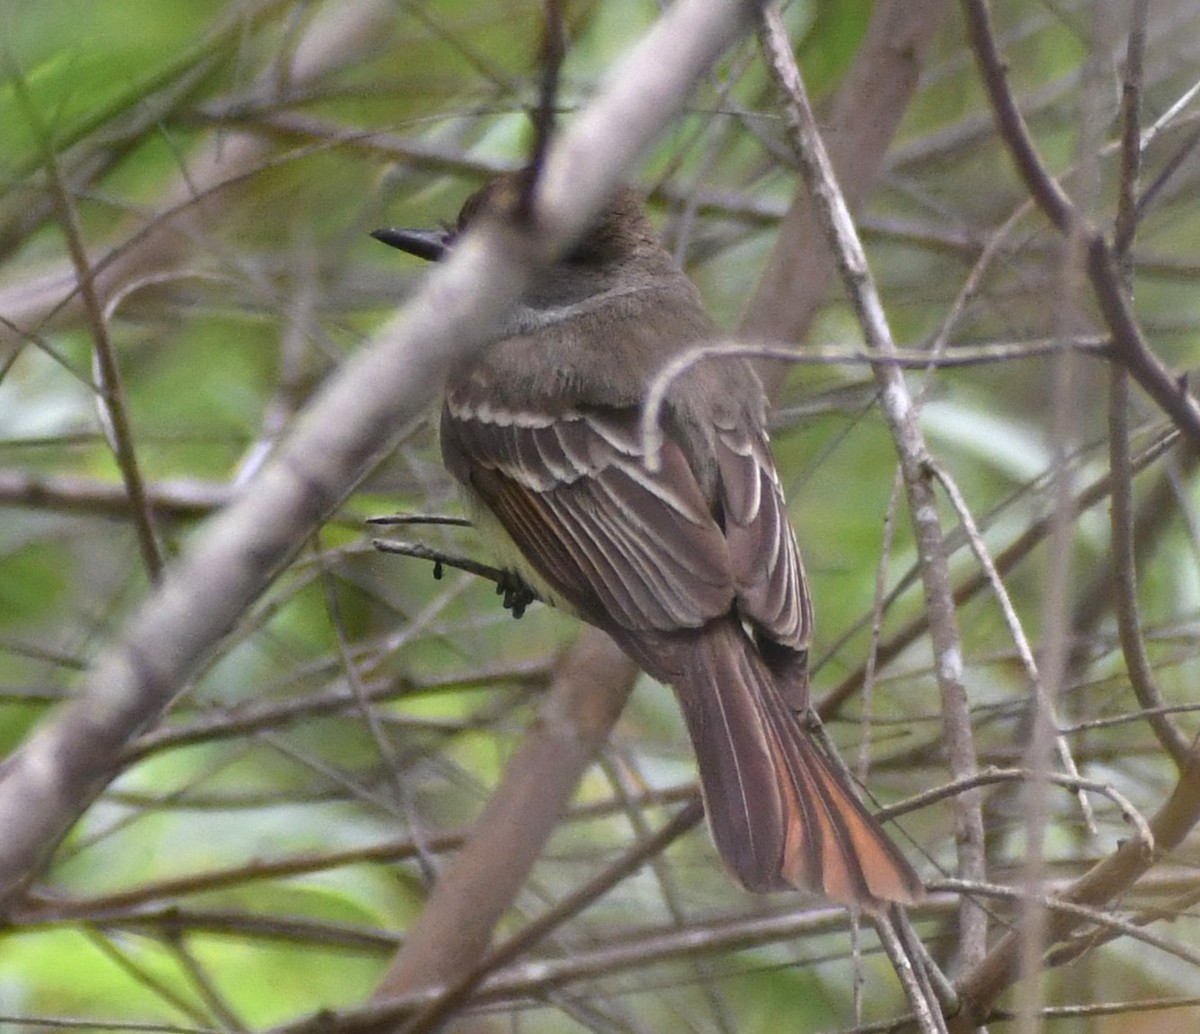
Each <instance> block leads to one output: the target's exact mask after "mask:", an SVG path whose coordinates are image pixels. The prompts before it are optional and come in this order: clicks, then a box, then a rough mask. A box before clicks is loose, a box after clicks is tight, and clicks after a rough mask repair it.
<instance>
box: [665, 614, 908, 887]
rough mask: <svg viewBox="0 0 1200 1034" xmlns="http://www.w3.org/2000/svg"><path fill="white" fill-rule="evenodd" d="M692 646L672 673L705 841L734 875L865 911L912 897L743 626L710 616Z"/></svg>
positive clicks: (888, 850)
mask: <svg viewBox="0 0 1200 1034" xmlns="http://www.w3.org/2000/svg"><path fill="white" fill-rule="evenodd" d="M691 646H692V647H693V648H690V649H688V650H687V651H686V652H685V655H684V656H682V657H681V658H680V664H679V665H678V667H677V672H678V674H676V677H675V678H674V679H673V681H674V682H675V684H676V690H677V692H678V695H679V699H680V704H681V705H682V707H683V712H684V716H685V717H686V719H687V726H688V730H689V732H690V733H691V737H692V744H693V746H694V747H695V751H696V759H697V763H698V764H699V767H700V781H701V786H702V788H703V791H704V801H705V807H706V810H707V812H708V819H709V824H710V825H711V827H712V833H713V839H714V840H715V841H716V844H717V849H718V850H719V851H720V854H721V858H722V859H723V860H724V862H725V864H726V866H727V867H728V868H729V869H730V870H731V871H732V873H733V874H734V875H735V876H736V877H737V878H738V880H740V881H741V883H742V884H743V885H744V886H745V887H746V888H747V889H749V890H756V891H767V890H782V889H785V888H788V887H807V888H809V889H812V890H815V891H818V892H820V893H822V894H824V895H825V896H826V897H828V898H829V899H830V900H832V901H836V902H841V903H844V904H858V905H863V906H866V907H877V906H879V905H880V904H881V903H883V902H889V901H897V902H905V903H907V902H912V901H915V900H917V899H918V898H920V897H921V896H922V895H923V893H924V891H923V888H922V886H921V881H920V878H919V877H918V876H917V874H916V872H914V871H913V869H912V866H910V865H909V864H908V862H907V861H906V860H905V858H904V856H903V855H902V854H901V853H900V851H899V849H898V848H897V847H896V845H895V844H893V843H892V841H891V839H890V838H889V837H888V835H887V834H886V833H885V832H884V831H883V829H882V828H881V827H880V825H879V823H878V822H876V821H875V819H874V818H873V817H872V816H871V815H870V814H869V813H868V812H867V810H866V809H865V808H864V807H863V805H862V804H861V803H860V802H859V800H858V798H857V797H856V796H855V794H854V791H853V790H851V789H850V787H849V786H848V785H847V783H846V781H845V780H844V779H843V777H842V776H841V775H839V774H838V772H837V771H836V770H835V769H834V768H833V767H832V766H831V765H830V763H829V762H828V761H827V760H826V759H825V757H824V756H823V755H822V754H821V752H820V751H819V750H818V748H817V747H816V745H815V744H814V743H813V741H812V739H811V738H810V737H809V734H808V733H807V731H806V730H805V729H804V728H803V726H802V725H801V724H800V721H799V719H798V717H797V716H796V714H795V713H794V712H793V711H792V710H791V709H790V708H789V707H788V706H787V704H786V703H785V701H784V699H783V697H782V695H781V693H780V691H779V689H778V688H777V687H776V684H775V680H774V678H773V677H772V674H771V671H770V670H769V669H768V667H767V666H766V664H765V663H764V662H763V660H762V658H761V657H760V656H759V652H758V650H757V648H756V647H755V645H754V643H753V642H752V641H751V640H750V639H749V637H748V636H747V635H746V633H745V632H744V631H743V630H742V629H741V627H740V626H738V625H737V624H735V623H734V622H732V621H730V622H716V623H714V624H713V625H710V626H708V627H707V628H705V629H704V630H702V631H700V632H699V633H698V634H697V636H696V640H693V642H692V644H691Z"/></svg>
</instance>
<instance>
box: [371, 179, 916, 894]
mask: <svg viewBox="0 0 1200 1034" xmlns="http://www.w3.org/2000/svg"><path fill="white" fill-rule="evenodd" d="M534 176H535V173H534V172H533V170H532V169H530V168H526V169H523V170H521V171H519V172H515V173H508V174H504V175H501V176H499V177H497V178H495V179H493V180H491V181H490V182H489V183H487V184H486V185H484V186H483V187H482V188H481V189H479V190H478V191H476V192H475V193H474V194H472V195H471V196H470V197H469V198H468V199H467V200H466V202H465V203H464V204H463V206H462V210H461V212H460V213H459V216H458V218H457V220H456V221H455V222H454V223H453V224H451V225H443V226H442V228H440V229H436V230H414V229H393V228H389V229H381V230H376V231H375V232H374V233H373V236H375V237H376V238H377V239H378V240H380V241H382V242H383V243H385V244H388V245H390V246H392V247H395V248H399V249H401V250H402V251H406V252H408V253H410V254H412V255H415V256H417V257H420V258H423V259H426V260H431V261H438V260H440V259H442V258H444V257H445V256H447V255H449V254H450V253H451V252H452V251H453V249H454V247H455V243H456V241H457V240H458V239H459V238H460V237H461V236H462V235H463V234H464V233H466V232H467V231H468V230H469V229H470V228H471V227H472V226H476V225H478V224H481V223H483V222H485V221H486V220H492V219H500V220H503V219H509V220H517V219H528V218H529V215H528V212H529V207H528V205H527V204H526V202H527V199H528V197H529V196H530V191H531V189H532V186H533V179H534ZM491 337H492V340H491V342H490V344H489V345H488V346H487V347H486V348H485V349H484V350H483V351H482V352H481V353H478V354H476V355H475V356H474V357H472V358H469V359H466V360H464V361H461V362H459V363H458V364H456V365H454V366H453V367H452V369H451V370H450V373H449V375H448V378H447V381H446V386H445V392H444V399H443V403H442V409H441V423H440V436H441V449H442V456H443V460H444V463H445V466H446V468H447V469H448V470H449V472H450V474H451V475H452V476H453V477H454V478H455V479H456V480H457V481H458V482H459V484H460V486H461V488H462V491H463V495H464V499H465V508H466V510H467V512H468V515H469V516H470V518H471V520H472V521H473V523H475V524H476V525H477V526H478V527H479V529H480V531H481V534H482V537H483V538H484V540H485V542H487V543H488V544H490V545H491V546H492V548H493V549H494V551H495V552H496V554H497V559H498V560H499V561H500V563H501V564H502V566H503V567H504V569H505V570H508V571H511V572H512V573H513V574H514V575H515V576H516V578H518V579H519V582H518V583H516V584H521V585H527V586H529V587H530V588H531V590H532V591H533V592H534V593H536V595H537V596H538V597H541V598H542V599H544V600H545V601H547V602H549V603H552V604H553V605H555V606H557V607H560V608H562V609H564V610H566V611H568V612H569V613H572V614H574V615H575V616H577V617H579V618H580V619H582V620H583V621H585V622H588V623H589V624H591V625H594V626H595V627H597V628H599V629H602V630H603V631H604V632H606V633H608V634H609V635H610V636H611V637H612V638H613V639H614V640H615V641H616V643H617V644H618V645H619V646H620V648H621V649H622V650H623V651H624V652H625V653H626V654H627V655H628V656H629V657H630V658H632V660H633V661H634V662H636V663H637V664H638V665H639V666H640V667H641V668H642V669H643V670H644V671H645V672H646V673H648V674H649V675H650V676H652V677H653V678H655V679H658V680H659V681H661V682H663V683H666V684H668V685H669V686H671V687H672V688H673V690H674V692H675V695H676V698H677V700H678V702H679V704H680V707H681V709H682V712H683V717H684V720H685V724H686V726H687V730H688V733H689V735H690V738H691V742H692V745H693V748H694V751H695V755H696V760H697V765H698V768H699V774H700V785H701V792H702V795H703V800H704V805H705V811H706V814H707V817H708V822H709V827H710V829H711V832H712V837H713V840H714V842H715V845H716V848H717V852H718V854H719V856H720V858H721V860H722V861H723V863H724V865H725V867H726V868H727V869H728V870H729V872H730V873H731V874H732V876H733V877H734V878H735V879H736V880H737V881H738V882H739V883H740V884H741V885H742V886H743V887H745V888H746V889H747V890H750V891H756V892H771V891H781V890H790V889H805V890H810V891H814V892H816V893H819V894H821V895H823V896H824V897H825V898H827V899H828V900H830V901H832V902H835V903H839V904H845V905H849V906H855V907H862V908H867V909H879V908H882V907H886V905H887V904H888V903H892V902H895V903H912V902H915V901H917V900H919V899H920V898H921V897H922V895H923V887H922V883H921V880H920V878H919V876H918V875H917V873H916V872H915V870H914V869H913V868H912V866H911V865H910V864H909V862H908V861H907V860H906V858H905V857H904V855H903V854H902V853H901V852H900V850H899V849H898V847H897V846H896V845H895V843H894V842H893V841H892V839H891V838H890V837H889V836H888V834H887V833H886V832H885V831H884V830H883V829H882V827H881V826H880V824H879V823H878V822H877V821H876V820H875V819H874V818H873V817H872V815H871V814H870V812H868V811H867V809H866V808H865V807H864V805H863V804H862V803H861V802H860V800H859V798H858V796H857V795H856V794H855V792H854V790H853V789H852V788H851V786H850V784H849V782H848V780H847V778H846V777H845V776H843V775H842V774H841V770H840V769H839V768H837V767H835V766H834V764H833V763H832V762H831V761H830V760H829V759H828V758H827V757H826V756H825V755H824V754H823V752H822V749H821V748H820V747H819V746H818V744H817V742H816V741H815V739H814V737H813V734H812V733H811V732H810V730H809V728H808V726H807V725H806V723H805V720H804V716H805V714H806V713H807V708H808V704H809V679H808V652H809V646H810V642H811V637H812V628H813V615H812V603H811V600H810V597H809V591H808V584H807V580H806V577H805V574H804V568H803V566H802V563H801V557H800V552H799V549H798V547H797V544H796V538H795V535H794V532H793V530H792V526H791V524H790V522H789V519H788V515H787V509H786V504H785V501H784V495H783V491H782V488H781V486H780V480H779V476H778V474H777V472H776V468H775V463H774V460H773V458H772V453H771V447H770V442H769V439H768V435H767V430H766V399H765V395H764V392H763V389H762V385H761V383H760V381H759V379H758V377H757V375H756V373H755V371H754V369H753V367H752V365H751V364H750V363H749V362H748V361H746V360H745V359H743V358H741V357H735V358H729V357H721V358H719V359H717V358H710V359H706V360H704V361H702V362H697V363H694V364H692V365H690V366H688V367H687V368H686V369H685V370H684V371H683V372H682V373H680V374H679V375H678V376H677V377H676V378H675V379H674V380H673V381H672V382H671V383H670V386H669V388H668V390H667V391H666V394H665V400H664V404H663V408H662V415H661V431H662V444H661V448H660V451H659V455H658V462H657V463H656V464H653V463H650V462H648V458H647V454H646V452H647V447H646V444H645V442H644V440H643V435H642V433H641V431H640V418H641V410H642V403H643V402H644V400H645V397H646V394H647V392H648V390H649V388H650V385H651V383H652V382H653V381H654V380H655V378H656V377H657V376H658V375H659V374H660V372H661V371H662V369H663V367H664V366H665V365H666V364H667V363H669V362H671V361H672V360H673V359H675V358H676V357H678V356H680V355H682V354H684V353H686V352H688V350H690V349H693V348H695V347H696V346H698V345H702V344H706V343H712V342H713V341H715V340H719V338H720V334H719V332H718V330H717V327H716V326H715V324H714V323H713V321H712V319H711V318H710V317H709V315H708V314H707V313H706V311H705V309H704V306H703V303H702V301H701V298H700V295H699V292H698V291H697V289H696V287H695V286H694V285H693V284H692V282H691V280H690V279H689V278H688V276H687V274H686V273H685V272H684V270H683V269H682V267H681V266H680V265H679V263H678V262H677V261H676V260H675V258H674V257H673V256H672V255H671V254H670V252H668V251H667V250H666V249H665V248H664V247H663V245H662V244H661V242H660V240H659V238H658V236H657V234H656V232H655V230H654V227H653V225H652V223H651V221H650V219H649V217H648V215H647V213H646V211H645V208H644V206H643V204H642V202H641V200H640V198H639V196H638V194H637V193H636V192H635V191H634V190H633V189H632V188H630V187H628V186H625V187H621V188H619V189H618V190H617V191H616V192H615V193H614V194H613V196H612V198H611V199H610V201H609V202H608V204H607V206H606V207H605V208H604V209H603V211H602V212H601V214H600V215H599V216H598V217H597V218H596V220H595V221H594V223H593V224H592V225H591V227H590V228H589V230H588V231H587V232H586V233H585V234H584V235H583V236H582V238H581V239H580V240H579V241H578V242H577V243H576V244H575V245H574V246H572V247H571V248H569V249H568V250H567V251H566V252H565V253H564V254H563V255H562V256H561V258H560V259H558V261H556V262H555V263H554V264H553V265H551V266H550V267H549V268H548V269H547V270H545V272H543V273H542V274H541V275H540V276H538V277H536V278H535V280H534V282H533V284H532V285H531V286H530V287H529V289H528V290H527V291H526V293H525V294H524V296H523V297H522V299H521V301H520V303H519V304H518V305H517V306H516V307H515V308H514V310H513V311H512V312H511V313H510V314H509V315H508V316H507V317H506V318H505V319H503V320H502V321H501V322H500V323H498V324H497V326H496V328H495V332H494V334H493V335H491ZM519 607H520V602H518V610H519Z"/></svg>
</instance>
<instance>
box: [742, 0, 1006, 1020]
mask: <svg viewBox="0 0 1200 1034" xmlns="http://www.w3.org/2000/svg"><path fill="white" fill-rule="evenodd" d="M760 36H761V39H762V42H763V48H764V50H765V52H766V55H767V62H768V65H769V67H770V70H771V74H772V77H773V78H774V79H775V82H776V85H777V87H778V88H779V90H780V92H781V93H782V95H783V98H784V103H783V109H784V117H785V121H786V124H787V127H788V131H789V134H790V136H791V140H792V145H793V148H794V149H795V152H796V157H797V160H798V162H799V165H800V170H801V173H802V174H803V176H804V181H805V184H806V185H807V186H808V189H809V191H810V192H811V194H812V195H813V202H814V206H815V208H816V211H817V214H818V217H819V219H820V221H821V225H822V228H823V230H824V231H825V234H826V237H827V239H828V241H829V242H830V246H831V248H832V250H833V252H834V255H835V256H836V258H837V262H838V265H839V269H840V271H841V274H842V280H843V283H844V285H845V287H846V290H847V292H848V294H849V295H850V298H851V300H852V302H853V305H854V308H855V312H856V314H857V316H858V320H859V325H860V326H861V328H862V331H863V335H864V338H865V340H866V342H867V344H868V346H869V347H870V348H871V349H873V350H874V351H876V352H879V353H882V354H884V355H890V354H892V353H893V352H894V351H895V347H896V346H895V342H894V339H893V337H892V334H891V329H890V328H889V326H888V323H887V318H886V315H885V313H884V310H883V305H882V302H881V301H880V298H879V294H878V291H877V290H876V287H875V283H874V280H873V278H872V276H871V271H870V268H869V266H868V264H867V259H866V255H865V254H864V252H863V249H862V244H861V242H860V241H859V238H858V233H857V231H856V229H855V227H854V222H853V220H852V219H851V217H850V213H849V210H848V209H847V207H846V203H845V200H844V198H843V197H842V195H841V192H840V190H839V188H838V185H837V181H836V178H835V176H834V173H833V170H832V167H831V166H830V162H829V157H828V155H827V154H826V151H825V147H824V144H823V142H822V140H821V136H820V133H819V131H818V129H817V121H816V116H815V115H814V113H813V110H812V106H811V104H810V103H809V100H808V95H807V92H806V91H805V88H804V83H803V80H802V78H801V76H800V72H799V69H798V68H797V67H796V63H795V59H794V57H793V55H792V51H791V47H790V45H789V43H788V39H787V34H786V32H785V30H784V27H783V23H782V19H781V18H780V16H779V13H778V10H777V9H776V8H775V7H774V6H772V5H768V6H767V7H766V8H765V9H764V17H763V25H762V29H761V32H760ZM873 371H874V374H875V379H876V382H877V384H878V385H879V389H880V404H881V407H882V409H883V413H884V417H885V419H886V420H887V423H888V428H889V430H890V431H891V433H892V438H893V440H894V442H895V445H896V450H897V452H898V454H899V457H900V467H901V471H902V473H903V477H904V486H905V491H906V492H907V495H908V508H909V514H910V517H911V519H912V523H913V531H914V534H915V536H916V540H917V554H918V556H919V557H920V569H921V578H922V581H923V583H924V587H925V597H926V600H927V609H928V616H929V627H930V632H931V639H932V646H933V653H934V658H935V669H936V676H937V683H938V688H939V691H940V693H941V697H942V711H943V718H944V722H945V731H946V743H947V748H948V754H949V758H950V765H951V770H952V772H953V774H954V775H955V776H956V777H964V776H970V775H972V774H974V773H975V772H976V771H977V770H978V764H977V762H976V758H975V745H974V742H973V740H972V734H971V720H970V717H971V716H970V705H969V701H968V700H967V694H966V687H965V686H964V684H963V654H962V643H961V639H960V637H959V634H958V626H957V621H956V618H955V610H954V593H953V589H952V586H951V582H950V575H949V570H948V566H947V556H946V547H945V542H944V537H943V535H942V530H941V523H940V519H939V517H938V510H937V500H936V497H935V495H934V492H933V487H932V484H931V483H930V480H929V474H928V471H927V470H926V467H925V464H926V460H927V458H928V455H929V451H928V449H927V447H926V445H925V440H924V436H923V435H922V433H921V429H920V426H919V425H918V423H917V421H916V419H915V412H914V409H913V403H912V398H911V396H910V394H909V391H908V387H907V385H906V384H905V382H904V378H903V376H902V375H901V373H900V371H899V369H897V368H896V367H895V366H894V365H891V364H886V363H881V364H876V365H875V366H874V367H873ZM955 808H956V820H957V824H958V839H959V864H960V871H961V872H962V873H963V874H964V875H966V874H970V875H969V876H968V877H967V878H969V879H974V878H982V877H983V875H984V873H985V856H984V832H983V818H982V812H981V809H980V801H979V799H978V796H977V795H975V794H974V793H968V794H966V795H964V796H961V797H957V798H955ZM960 934H961V950H962V952H963V956H964V958H966V959H967V960H969V961H973V960H976V959H978V958H980V957H982V955H983V953H984V951H985V950H986V943H987V916H986V914H985V913H984V912H983V911H982V910H980V909H978V908H977V907H976V906H975V905H974V904H973V903H972V902H970V901H968V900H966V899H964V900H963V902H962V911H961V914H960ZM914 1008H918V1006H917V1005H916V1003H914Z"/></svg>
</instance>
